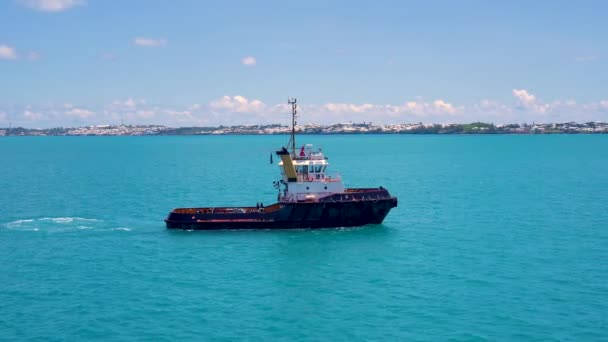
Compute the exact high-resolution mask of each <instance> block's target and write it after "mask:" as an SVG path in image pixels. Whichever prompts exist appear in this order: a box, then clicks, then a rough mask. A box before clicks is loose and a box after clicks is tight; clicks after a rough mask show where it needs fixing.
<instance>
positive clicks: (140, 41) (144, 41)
mask: <svg viewBox="0 0 608 342" xmlns="http://www.w3.org/2000/svg"><path fill="white" fill-rule="evenodd" d="M133 43H134V44H135V45H139V46H145V47H159V46H164V45H166V44H167V40H166V39H164V38H159V39H155V38H144V37H137V38H135V39H133Z"/></svg>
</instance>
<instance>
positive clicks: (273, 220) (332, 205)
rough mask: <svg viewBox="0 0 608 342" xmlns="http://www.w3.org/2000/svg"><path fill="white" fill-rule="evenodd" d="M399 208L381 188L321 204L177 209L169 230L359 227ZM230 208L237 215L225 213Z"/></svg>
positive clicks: (325, 201)
mask: <svg viewBox="0 0 608 342" xmlns="http://www.w3.org/2000/svg"><path fill="white" fill-rule="evenodd" d="M396 206H397V198H395V197H391V196H390V195H389V193H388V191H386V190H385V189H378V190H377V191H367V192H361V193H354V192H353V193H344V194H335V195H332V196H329V197H326V198H323V199H321V200H320V201H318V202H280V203H276V204H273V205H271V206H268V207H266V208H264V210H259V211H258V210H257V209H256V208H207V209H204V208H199V209H197V208H189V209H175V210H173V211H172V212H171V213H170V214H169V216H168V217H167V219H166V220H165V222H166V223H167V228H169V229H188V230H215V229H297V228H300V229H302V228H335V227H355V226H363V225H366V224H379V223H382V221H383V220H384V218H385V217H386V215H387V214H388V213H389V211H390V210H391V209H392V208H394V207H396ZM217 209H219V210H217ZM227 209H230V210H232V211H236V212H225V211H226V210H227ZM239 210H240V211H242V212H238V211H239ZM217 211H219V213H218V212H217Z"/></svg>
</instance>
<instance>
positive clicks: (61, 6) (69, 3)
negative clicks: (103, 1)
mask: <svg viewBox="0 0 608 342" xmlns="http://www.w3.org/2000/svg"><path fill="white" fill-rule="evenodd" d="M18 2H19V3H21V4H23V5H25V6H27V7H29V8H32V9H35V10H37V11H43V12H61V11H65V10H68V9H70V8H72V7H75V6H78V5H84V4H85V1H84V0H18Z"/></svg>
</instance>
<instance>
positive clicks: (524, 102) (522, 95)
mask: <svg viewBox="0 0 608 342" xmlns="http://www.w3.org/2000/svg"><path fill="white" fill-rule="evenodd" d="M513 96H515V98H516V99H517V101H518V103H519V105H520V108H521V109H525V110H531V111H534V112H538V113H546V112H547V111H549V110H550V109H551V106H550V105H549V104H543V103H541V102H540V101H538V100H537V99H536V96H534V95H533V94H531V93H529V92H528V91H527V90H525V89H513Z"/></svg>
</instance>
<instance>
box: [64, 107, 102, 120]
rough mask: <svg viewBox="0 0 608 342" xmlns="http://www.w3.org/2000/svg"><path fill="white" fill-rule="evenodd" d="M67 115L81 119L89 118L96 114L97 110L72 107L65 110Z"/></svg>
mask: <svg viewBox="0 0 608 342" xmlns="http://www.w3.org/2000/svg"><path fill="white" fill-rule="evenodd" d="M65 115H68V116H75V117H79V118H81V119H87V118H90V117H92V116H93V115H95V112H92V111H90V110H88V109H83V108H71V109H70V110H68V111H66V112H65Z"/></svg>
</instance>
